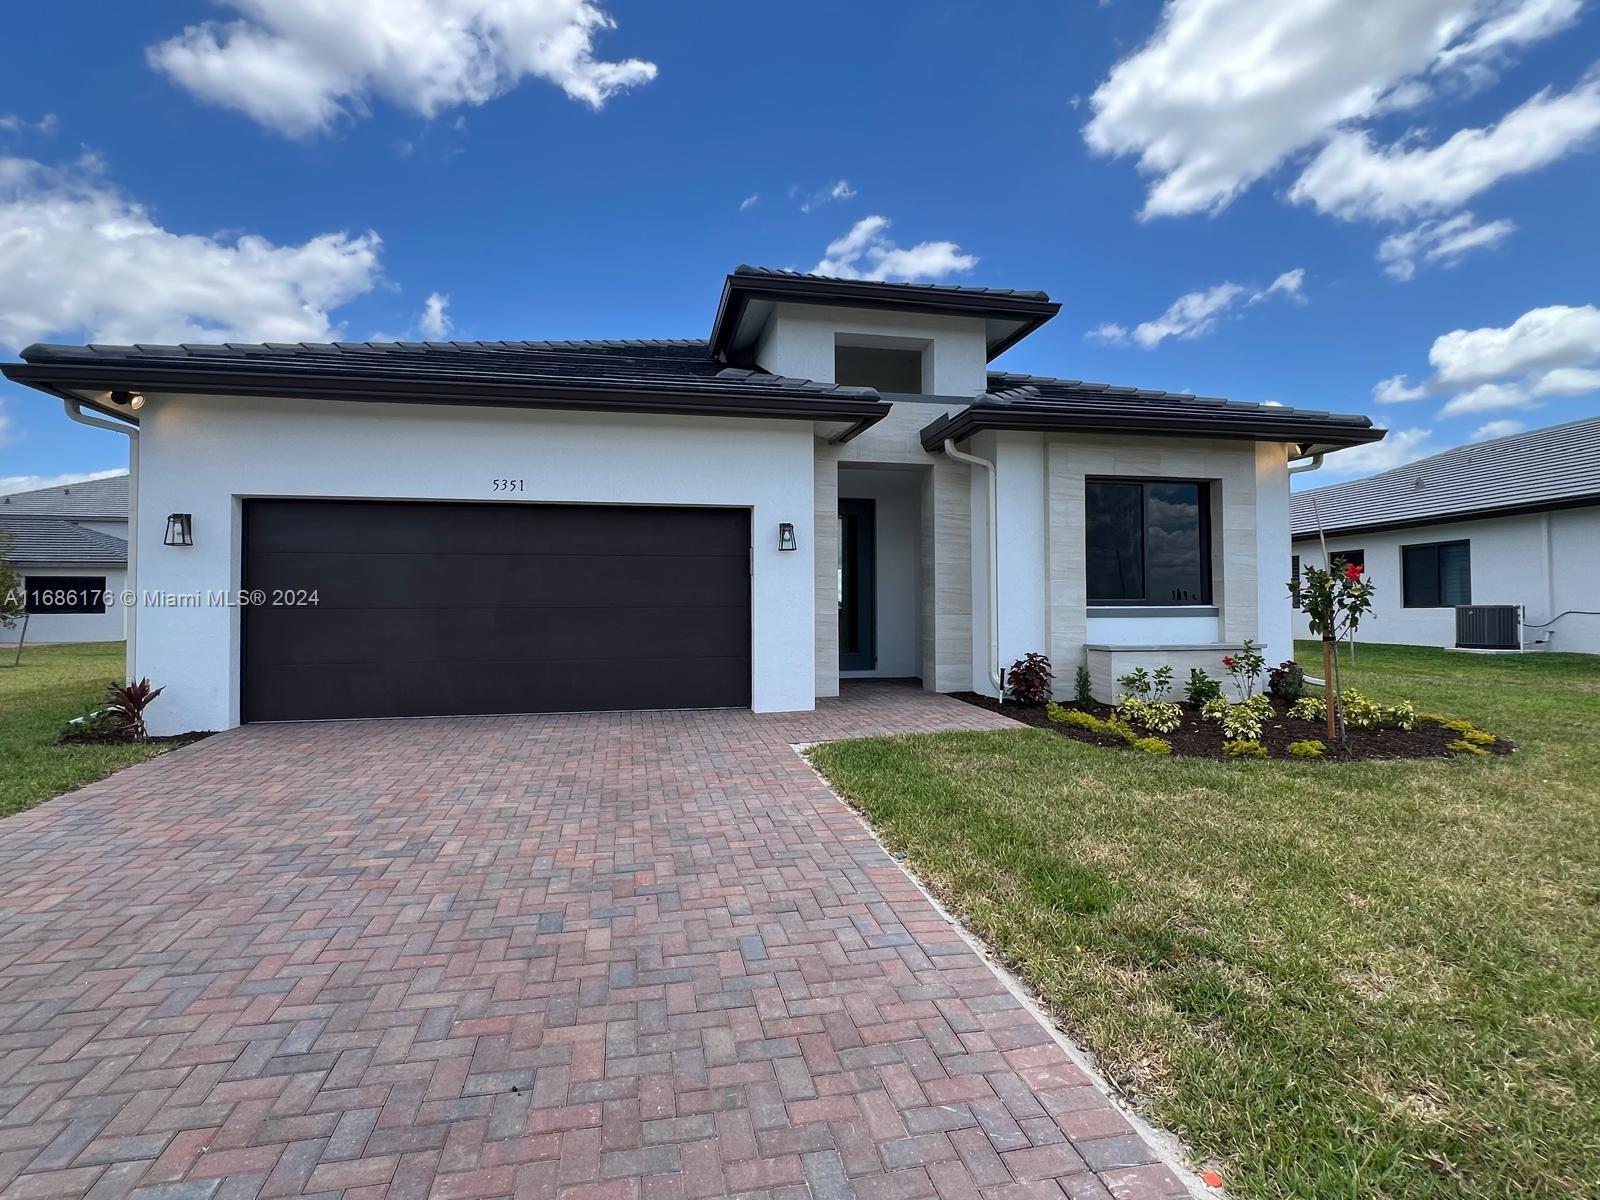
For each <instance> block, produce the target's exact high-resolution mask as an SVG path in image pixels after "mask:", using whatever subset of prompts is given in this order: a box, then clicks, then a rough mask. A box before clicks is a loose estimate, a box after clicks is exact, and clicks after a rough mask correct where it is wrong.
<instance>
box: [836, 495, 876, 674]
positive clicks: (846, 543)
mask: <svg viewBox="0 0 1600 1200" xmlns="http://www.w3.org/2000/svg"><path fill="white" fill-rule="evenodd" d="M877 553H878V537H877V516H876V505H875V502H874V501H871V500H840V501H839V669H840V670H841V671H871V670H873V669H874V668H876V667H877V665H878V619H877V595H878V588H877Z"/></svg>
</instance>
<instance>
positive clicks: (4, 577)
mask: <svg viewBox="0 0 1600 1200" xmlns="http://www.w3.org/2000/svg"><path fill="white" fill-rule="evenodd" d="M10 548H11V538H10V537H9V536H8V535H7V534H5V533H0V629H14V628H16V625H17V622H18V621H19V620H21V619H23V616H24V613H25V611H26V606H25V605H24V603H23V594H22V576H20V575H18V574H17V572H16V569H15V568H14V567H12V565H11V562H10V560H9V559H8V558H7V557H6V551H7V550H9V549H10ZM17 657H18V658H19V659H20V658H21V657H22V646H21V644H20V643H18V645H17Z"/></svg>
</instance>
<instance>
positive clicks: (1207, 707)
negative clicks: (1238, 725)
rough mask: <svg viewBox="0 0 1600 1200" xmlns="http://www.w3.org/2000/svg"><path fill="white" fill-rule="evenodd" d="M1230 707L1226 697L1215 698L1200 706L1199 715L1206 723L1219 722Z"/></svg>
mask: <svg viewBox="0 0 1600 1200" xmlns="http://www.w3.org/2000/svg"><path fill="white" fill-rule="evenodd" d="M1232 707H1233V705H1232V704H1230V703H1229V702H1228V700H1227V698H1226V697H1224V696H1216V697H1214V698H1212V699H1210V700H1207V701H1206V702H1205V703H1204V704H1202V705H1201V706H1200V715H1201V716H1202V717H1203V718H1205V719H1206V720H1207V721H1220V720H1222V718H1223V717H1225V716H1227V715H1228V710H1229V709H1230V708H1232Z"/></svg>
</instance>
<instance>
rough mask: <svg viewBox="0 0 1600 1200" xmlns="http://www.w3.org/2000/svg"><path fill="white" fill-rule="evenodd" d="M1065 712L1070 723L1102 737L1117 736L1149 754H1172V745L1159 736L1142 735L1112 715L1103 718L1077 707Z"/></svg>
mask: <svg viewBox="0 0 1600 1200" xmlns="http://www.w3.org/2000/svg"><path fill="white" fill-rule="evenodd" d="M1063 712H1065V717H1064V721H1065V723H1066V724H1068V725H1075V726H1077V727H1078V728H1079V729H1087V730H1088V731H1089V732H1090V733H1096V734H1099V735H1100V736H1101V737H1109V738H1116V739H1117V740H1118V741H1119V742H1124V743H1126V744H1127V745H1129V746H1132V747H1133V748H1134V749H1136V750H1143V751H1145V752H1146V753H1147V754H1171V753H1172V746H1171V744H1170V743H1168V742H1164V741H1162V740H1161V739H1160V738H1157V737H1140V736H1139V735H1138V734H1137V733H1135V732H1134V731H1133V730H1132V729H1131V728H1130V727H1129V726H1128V725H1126V724H1124V723H1123V722H1122V721H1119V720H1117V719H1116V718H1115V717H1112V718H1111V719H1110V720H1101V719H1100V718H1099V717H1097V716H1095V715H1094V714H1093V713H1086V712H1081V711H1078V710H1076V709H1074V710H1071V711H1067V710H1063Z"/></svg>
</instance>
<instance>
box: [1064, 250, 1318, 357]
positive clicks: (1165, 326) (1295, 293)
mask: <svg viewBox="0 0 1600 1200" xmlns="http://www.w3.org/2000/svg"><path fill="white" fill-rule="evenodd" d="M1305 277H1306V273H1305V269H1304V268H1303V267H1296V268H1295V269H1294V270H1292V271H1285V272H1284V273H1283V274H1282V275H1279V276H1278V277H1277V278H1276V279H1274V280H1273V281H1272V282H1271V283H1270V284H1268V285H1267V286H1266V287H1264V288H1262V289H1260V290H1259V291H1254V292H1252V291H1251V290H1250V289H1249V288H1247V287H1245V286H1244V285H1243V284H1238V283H1233V282H1227V283H1219V284H1217V285H1216V286H1215V287H1210V288H1207V289H1206V290H1204V291H1200V292H1186V293H1185V294H1184V295H1182V296H1179V297H1178V298H1177V299H1176V300H1174V301H1173V302H1172V303H1171V304H1170V305H1168V306H1167V310H1166V312H1164V313H1162V314H1161V315H1160V316H1159V317H1156V318H1155V319H1154V320H1151V321H1144V322H1142V323H1141V324H1138V325H1135V326H1134V327H1133V328H1132V329H1131V330H1130V329H1128V328H1127V327H1125V326H1123V325H1119V324H1117V323H1116V322H1107V323H1105V324H1103V325H1098V326H1096V327H1095V328H1094V329H1092V330H1090V331H1089V334H1088V336H1089V337H1090V338H1093V339H1095V340H1097V341H1102V342H1110V343H1112V344H1113V345H1125V344H1127V343H1129V342H1132V343H1134V344H1136V345H1138V346H1142V347H1143V348H1144V349H1146V350H1153V349H1155V348H1156V347H1157V346H1159V345H1160V344H1161V343H1162V342H1164V341H1166V340H1167V339H1168V338H1169V337H1175V338H1185V339H1189V338H1197V337H1204V336H1205V335H1206V334H1208V333H1210V332H1211V331H1212V330H1213V329H1215V328H1216V325H1217V322H1218V321H1219V320H1221V319H1222V318H1223V317H1224V316H1225V315H1227V313H1228V312H1229V310H1231V309H1233V308H1234V307H1235V306H1236V305H1237V304H1239V302H1240V301H1241V300H1243V301H1244V302H1245V303H1246V304H1247V305H1248V304H1257V303H1259V302H1261V301H1263V300H1267V299H1270V298H1271V297H1273V296H1288V297H1290V298H1292V299H1295V300H1298V301H1300V302H1301V303H1304V302H1305V299H1304V297H1303V296H1302V295H1301V289H1302V287H1303V286H1304V284H1305Z"/></svg>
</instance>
